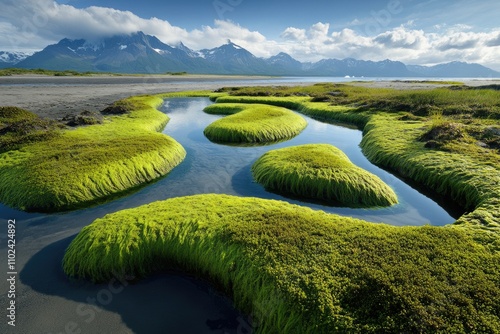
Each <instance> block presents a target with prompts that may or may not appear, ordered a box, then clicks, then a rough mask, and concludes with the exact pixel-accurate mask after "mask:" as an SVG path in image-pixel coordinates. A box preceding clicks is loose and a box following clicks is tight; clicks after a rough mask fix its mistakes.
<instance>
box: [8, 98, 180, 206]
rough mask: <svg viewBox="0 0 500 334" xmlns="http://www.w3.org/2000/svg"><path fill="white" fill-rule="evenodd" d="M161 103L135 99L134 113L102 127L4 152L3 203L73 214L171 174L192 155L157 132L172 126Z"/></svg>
mask: <svg viewBox="0 0 500 334" xmlns="http://www.w3.org/2000/svg"><path fill="white" fill-rule="evenodd" d="M161 103H163V99H161V98H159V97H153V96H142V97H133V98H129V99H126V100H125V101H124V102H123V103H122V104H123V105H127V107H128V112H127V113H126V114H124V115H121V116H113V117H109V118H107V119H106V120H105V122H104V124H102V125H92V126H86V127H81V128H77V129H74V130H57V135H56V136H50V137H42V138H40V137H37V138H36V139H37V140H34V141H30V142H29V143H26V144H23V145H20V146H19V147H17V148H18V149H16V150H10V151H8V152H5V153H2V154H0V179H1V180H2V182H1V183H0V201H1V202H3V203H5V204H7V205H9V206H12V207H15V208H19V209H22V210H26V211H42V212H51V211H61V210H68V209H73V208H79V207H83V206H85V205H89V204H91V203H94V202H97V201H101V200H103V199H105V198H109V197H110V196H114V195H117V194H120V193H122V192H125V191H128V190H130V189H132V188H134V187H138V186H140V185H143V184H145V183H147V182H150V181H152V180H154V179H157V178H159V177H161V176H163V175H166V174H167V173H168V172H169V171H170V170H172V169H173V168H174V167H175V166H177V165H178V164H179V163H180V162H182V160H183V159H184V157H185V155H186V152H185V150H184V148H183V147H182V146H181V145H180V144H179V143H177V142H176V141H175V140H173V139H172V138H170V137H168V136H165V135H163V134H160V133H158V132H157V131H160V130H161V129H163V128H164V127H165V125H166V124H167V122H168V117H167V116H166V115H165V114H164V113H162V112H160V111H158V110H157V109H156V107H157V106H159V105H161ZM18 114H19V113H18ZM30 117H31V116H30ZM24 118H26V117H24ZM34 119H36V118H34Z"/></svg>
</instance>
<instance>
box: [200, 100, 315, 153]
mask: <svg viewBox="0 0 500 334" xmlns="http://www.w3.org/2000/svg"><path fill="white" fill-rule="evenodd" d="M206 112H209V113H217V114H223V115H230V116H227V117H225V118H222V119H219V120H217V121H215V122H213V123H212V124H210V125H209V126H207V128H206V129H205V131H204V133H205V136H206V137H207V138H208V139H210V140H211V141H213V142H218V143H234V144H239V143H269V142H276V141H281V140H287V139H290V138H293V137H295V136H296V135H298V134H299V133H301V132H302V130H304V129H305V127H306V126H307V122H306V121H305V119H304V118H302V117H301V116H299V115H297V114H295V113H293V112H292V111H290V110H288V109H285V108H281V107H275V106H268V105H261V104H250V105H249V104H246V105H245V104H232V103H231V104H222V105H220V106H217V107H215V106H214V107H210V108H208V109H206Z"/></svg>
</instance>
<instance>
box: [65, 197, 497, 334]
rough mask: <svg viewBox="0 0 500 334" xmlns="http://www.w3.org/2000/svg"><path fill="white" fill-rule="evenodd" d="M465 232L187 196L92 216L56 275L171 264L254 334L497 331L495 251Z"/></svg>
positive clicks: (131, 271)
mask: <svg viewBox="0 0 500 334" xmlns="http://www.w3.org/2000/svg"><path fill="white" fill-rule="evenodd" d="M470 232H471V230H469V229H463V228H456V227H448V228H443V227H431V226H425V227H394V226H388V225H384V224H374V223H368V222H363V221H361V220H356V219H352V218H347V217H341V216H337V215H332V214H327V213H325V212H322V211H314V210H312V209H309V208H306V207H300V206H296V205H291V204H289V203H286V202H280V201H272V200H263V199H257V198H240V197H233V196H227V195H197V196H191V197H183V198H175V199H169V200H167V201H162V202H155V203H152V204H149V205H145V206H142V207H139V208H135V209H129V210H124V211H120V212H117V213H113V214H109V215H107V216H105V217H104V218H102V219H97V220H96V221H95V222H93V223H92V224H91V225H89V226H86V227H85V228H83V229H82V231H81V232H80V233H79V234H78V236H77V237H76V238H75V239H74V240H73V241H72V243H71V244H70V246H69V248H68V249H67V252H66V254H65V256H64V259H63V268H64V271H65V272H66V274H68V275H69V276H77V277H86V278H90V279H92V280H95V281H106V280H108V279H110V278H112V277H114V276H116V275H119V276H123V277H133V276H135V277H143V276H145V275H148V274H150V273H151V272H153V271H156V270H161V269H165V268H172V267H176V268H179V267H180V268H181V269H184V270H187V271H189V272H191V273H195V274H197V275H199V276H201V277H204V278H208V279H211V280H212V281H214V282H215V283H217V284H218V285H219V286H220V287H221V288H223V289H224V290H225V291H226V292H227V293H228V294H229V295H230V296H232V298H233V300H234V302H235V304H236V306H237V307H239V308H240V309H241V310H242V311H244V312H247V313H248V314H251V315H252V318H253V319H254V324H255V326H256V332H258V333H300V334H303V333H437V332H438V333H465V332H482V333H496V332H498V331H500V304H499V303H498V300H500V276H499V275H498V273H499V272H500V253H499V252H498V250H497V251H493V250H491V249H488V248H487V247H484V246H482V245H481V244H478V243H477V242H476V241H475V238H481V237H482V236H483V235H487V234H488V233H487V232H486V231H481V230H477V231H475V232H474V237H473V236H471V235H470ZM496 238H497V239H498V235H497V236H496Z"/></svg>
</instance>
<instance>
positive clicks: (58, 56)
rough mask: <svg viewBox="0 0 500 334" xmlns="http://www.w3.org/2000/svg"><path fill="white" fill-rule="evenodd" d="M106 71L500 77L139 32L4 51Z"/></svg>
mask: <svg viewBox="0 0 500 334" xmlns="http://www.w3.org/2000/svg"><path fill="white" fill-rule="evenodd" d="M2 67H4V68H5V67H19V68H28V69H33V68H43V69H48V70H76V71H98V72H99V71H102V72H118V73H150V74H153V73H166V72H189V73H199V74H246V75H280V76H336V77H345V76H351V77H486V78H493V77H497V78H498V77H500V72H497V71H494V70H492V69H489V68H487V67H484V66H482V65H479V64H469V63H464V62H451V63H446V64H440V65H435V66H417V65H405V64H403V63H402V62H399V61H392V60H384V61H366V60H356V59H352V58H346V59H341V60H340V59H323V60H320V61H318V62H314V63H312V62H300V61H298V60H296V59H294V58H292V57H291V56H290V55H288V54H286V53H283V52H282V53H279V54H277V55H275V56H272V57H270V58H259V57H256V56H254V55H253V54H252V53H251V52H249V51H248V50H245V49H244V48H242V47H241V46H238V45H236V44H234V43H233V42H231V41H229V40H228V42H227V43H226V44H224V45H222V46H220V47H216V48H213V49H204V50H199V51H195V50H191V49H190V48H188V47H187V46H185V45H184V44H182V43H179V44H178V45H167V44H165V43H163V42H161V41H160V40H159V39H158V38H156V37H155V36H150V35H146V34H144V33H142V32H137V33H134V34H131V35H117V36H113V37H110V38H105V39H103V40H101V41H100V42H97V43H96V42H89V41H87V40H84V39H77V40H71V39H63V40H61V41H60V42H59V43H57V44H52V45H49V46H47V47H46V48H44V49H43V50H42V51H39V52H36V53H34V54H32V55H30V54H23V53H19V52H17V53H8V52H3V51H0V68H2Z"/></svg>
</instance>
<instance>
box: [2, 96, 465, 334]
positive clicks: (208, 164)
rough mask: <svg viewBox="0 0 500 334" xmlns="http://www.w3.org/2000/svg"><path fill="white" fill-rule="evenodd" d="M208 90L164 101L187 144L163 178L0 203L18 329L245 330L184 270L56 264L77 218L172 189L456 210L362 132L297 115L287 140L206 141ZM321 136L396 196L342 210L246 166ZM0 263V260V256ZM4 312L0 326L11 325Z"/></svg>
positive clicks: (414, 218)
mask: <svg viewBox="0 0 500 334" xmlns="http://www.w3.org/2000/svg"><path fill="white" fill-rule="evenodd" d="M211 103H212V102H210V101H209V99H207V98H175V99H168V100H166V101H165V103H164V105H163V106H162V108H161V110H163V111H164V112H165V113H167V114H168V115H169V117H170V118H171V120H170V122H169V123H168V125H167V127H166V128H165V130H164V133H166V134H168V135H170V136H172V137H174V138H175V139H176V140H177V141H178V142H180V143H181V144H182V145H183V146H184V148H185V149H186V151H187V158H186V160H185V161H184V162H183V163H182V164H181V165H179V166H178V167H176V168H175V169H174V170H173V171H172V172H171V173H170V174H169V175H168V176H167V177H165V178H162V179H160V180H158V181H157V182H154V183H152V184H150V185H147V186H145V187H143V188H141V189H140V190H138V191H136V192H134V193H132V194H129V195H128V196H126V197H122V198H120V199H117V200H114V201H110V202H108V203H105V204H102V205H99V206H95V207H91V208H88V209H84V210H78V211H72V212H66V213H57V214H35V213H25V212H21V211H17V210H14V209H11V208H8V207H6V206H3V205H0V219H1V220H2V226H4V228H5V230H2V231H0V239H1V240H0V253H2V254H5V257H2V258H3V259H5V258H6V255H7V242H6V239H7V236H6V233H7V230H6V222H7V220H9V219H15V220H16V270H17V272H18V275H17V281H16V306H17V313H16V328H15V330H16V332H19V333H67V332H79V330H80V331H81V333H148V334H149V333H200V334H202V333H219V334H226V333H245V332H247V333H250V329H249V328H250V327H249V321H248V320H246V318H245V317H244V316H243V315H241V314H240V313H238V312H237V311H236V310H234V308H233V307H232V306H231V301H230V300H228V299H227V298H226V297H224V296H223V295H221V294H220V293H218V292H217V291H216V290H215V289H214V288H213V287H212V286H211V285H210V284H209V283H207V282H202V281H199V280H196V279H194V278H191V277H189V276H186V275H184V274H182V273H176V272H170V273H157V274H155V275H153V276H151V277H149V278H147V279H145V280H141V281H139V282H137V283H127V284H126V285H124V284H123V283H121V282H119V281H110V282H106V283H104V284H98V285H95V284H93V283H92V282H87V281H73V280H69V279H68V278H67V277H66V276H65V275H64V273H63V272H62V269H61V260H62V257H63V255H64V251H65V249H66V247H67V246H68V245H69V243H70V241H71V240H72V239H73V238H74V237H75V235H76V234H77V233H78V232H79V231H80V230H81V229H82V227H84V226H86V225H88V224H90V223H91V222H92V221H93V220H95V219H96V218H99V217H102V216H104V215H106V214H107V213H112V212H116V211H119V210H123V209H127V208H132V207H137V206H140V205H143V204H147V203H150V202H154V201H157V200H163V199H167V198H171V197H178V196H186V195H193V194H200V193H225V194H232V195H239V196H255V197H261V198H270V199H279V200H286V201H289V202H291V203H295V204H300V205H307V206H309V207H312V208H314V209H321V210H325V211H328V212H333V213H337V214H341V215H347V216H352V217H357V218H362V219H365V220H369V221H374V222H384V223H387V224H392V225H424V224H432V225H445V224H449V223H452V222H453V221H454V220H455V218H454V217H453V216H455V217H456V216H457V215H459V214H460V212H459V211H457V212H456V213H451V214H450V213H448V212H447V211H446V210H445V209H443V208H442V207H441V206H440V205H439V204H437V203H436V202H435V201H434V200H433V199H431V198H430V197H428V196H426V195H424V194H422V193H420V192H419V191H417V190H415V189H413V188H412V187H411V186H409V185H407V184H405V183H404V182H403V181H402V180H400V179H398V178H397V177H395V176H393V175H392V174H390V173H388V172H386V171H384V170H382V169H380V168H378V167H376V166H374V165H372V164H371V163H370V162H369V161H368V160H367V159H366V158H365V157H364V156H363V154H362V153H361V150H360V148H359V142H360V141H361V137H362V134H361V131H359V130H356V129H351V128H347V127H343V126H338V125H331V124H325V123H321V122H318V121H315V120H313V119H311V118H309V117H306V116H303V117H304V118H306V119H307V121H308V126H307V128H306V129H305V130H304V131H303V132H302V133H301V134H300V135H298V136H297V137H295V138H293V139H292V140H289V141H286V142H281V143H277V144H274V145H268V146H257V147H237V146H224V145H219V144H215V143H212V142H210V141H209V140H208V139H207V138H205V136H204V135H203V130H204V129H205V127H206V126H207V125H208V124H210V123H212V122H213V121H214V120H216V119H218V118H220V117H221V116H215V115H208V114H205V113H204V112H203V111H202V110H203V108H204V107H206V106H207V105H209V104H211ZM308 143H328V144H332V145H334V146H337V147H338V148H340V149H341V150H342V151H344V152H345V153H346V154H347V155H348V157H349V159H350V160H351V161H352V162H353V163H354V164H356V165H358V166H359V167H362V168H364V169H366V170H368V171H370V172H372V173H374V174H376V175H378V176H379V177H380V178H381V179H382V180H383V181H384V182H386V183H387V184H389V185H390V186H391V187H392V188H393V189H394V190H395V191H396V193H397V195H398V197H399V202H400V204H398V205H395V206H392V207H390V208H385V209H349V208H335V207H328V206H323V205H321V204H314V203H306V202H301V201H298V200H292V199H287V198H285V197H282V196H279V195H276V194H273V193H270V192H267V191H265V190H264V189H263V188H262V186H260V185H259V184H257V183H255V182H254V181H253V179H252V175H251V171H250V168H251V166H252V164H253V163H254V162H255V160H257V159H258V158H259V157H260V156H261V155H262V154H264V153H265V152H267V151H268V150H272V149H276V148H280V147H287V146H292V145H301V144H308ZM0 263H3V264H5V266H4V267H6V262H5V260H2V262H0ZM8 290H9V286H8V282H7V281H6V280H2V281H1V282H0V305H7V304H8V302H9V298H8V296H7V291H8ZM11 329H12V328H11V327H10V326H8V325H7V324H6V321H2V322H1V323H0V332H1V333H8V332H11V331H10V330H11Z"/></svg>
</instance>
